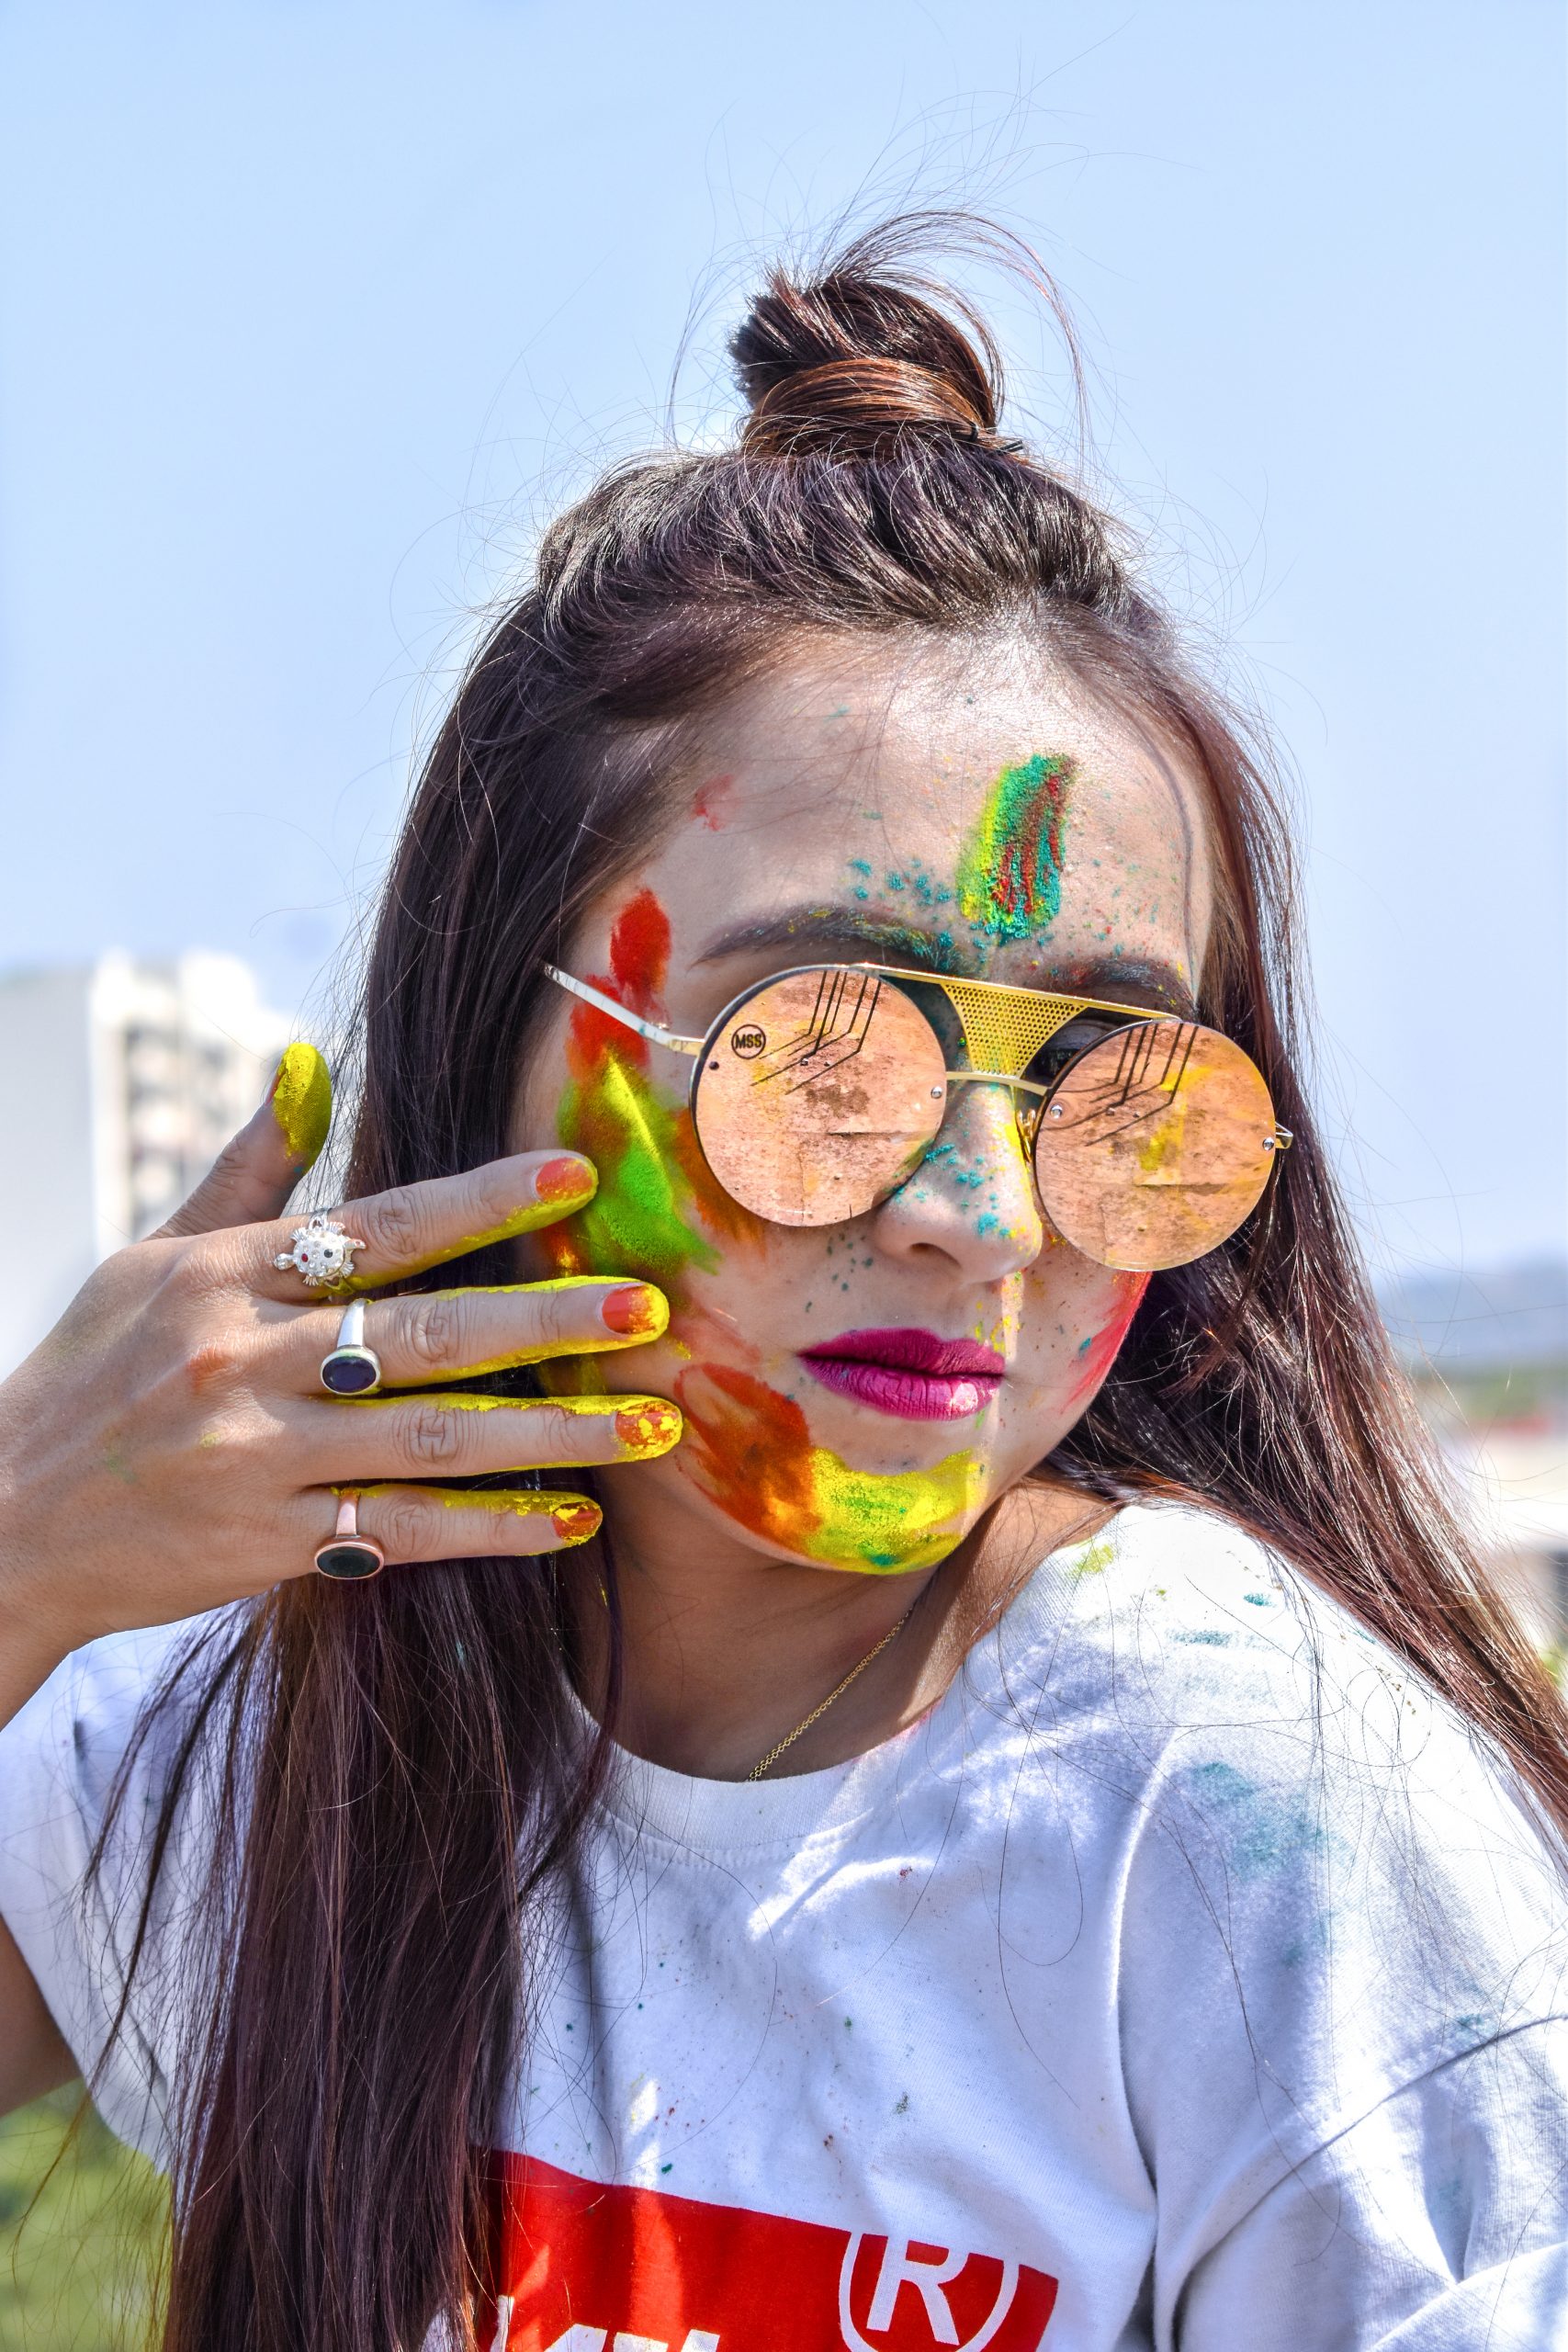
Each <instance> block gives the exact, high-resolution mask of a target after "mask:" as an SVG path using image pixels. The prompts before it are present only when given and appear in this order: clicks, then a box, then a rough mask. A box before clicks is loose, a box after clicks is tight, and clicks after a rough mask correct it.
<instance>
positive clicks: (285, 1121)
mask: <svg viewBox="0 0 1568 2352" xmlns="http://www.w3.org/2000/svg"><path fill="white" fill-rule="evenodd" d="M272 1115H273V1117H274V1118H275V1119H276V1121H277V1124H278V1126H279V1128H280V1130H281V1131H282V1135H283V1140H284V1142H285V1143H286V1144H287V1145H288V1157H289V1159H292V1160H293V1161H294V1163H295V1165H296V1166H297V1167H299V1168H309V1167H310V1165H311V1164H312V1162H313V1161H314V1160H315V1159H316V1158H317V1156H318V1155H319V1153H320V1151H321V1146H322V1145H323V1144H324V1143H325V1141H326V1139H327V1129H328V1128H329V1127H330V1126H331V1125H332V1120H333V1081H332V1073H331V1071H330V1070H329V1069H328V1068H327V1065H326V1063H325V1061H324V1060H323V1058H322V1057H321V1055H320V1054H319V1053H318V1052H317V1050H316V1048H315V1046H309V1045H306V1044H305V1043H304V1041H303V1040H302V1039H299V1038H296V1040H295V1042H294V1043H293V1045H291V1046H285V1047H284V1049H283V1059H282V1060H281V1061H280V1062H279V1063H278V1065H277V1076H276V1078H275V1079H274V1080H273V1082H272Z"/></svg>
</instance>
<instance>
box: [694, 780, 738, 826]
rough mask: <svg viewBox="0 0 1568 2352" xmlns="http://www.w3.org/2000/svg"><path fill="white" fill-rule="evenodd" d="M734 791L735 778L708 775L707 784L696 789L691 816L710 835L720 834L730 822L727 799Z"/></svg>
mask: <svg viewBox="0 0 1568 2352" xmlns="http://www.w3.org/2000/svg"><path fill="white" fill-rule="evenodd" d="M734 790H735V778H734V777H733V776H732V775H710V776H709V778H708V780H707V782H706V783H705V785H702V786H699V787H698V791H697V797H696V798H695V799H694V801H693V803H692V815H693V817H694V819H695V820H696V822H697V823H698V824H699V825H705V826H706V827H707V829H708V831H709V832H710V833H722V832H723V831H724V829H725V827H726V825H728V822H729V820H730V815H731V810H730V807H729V799H730V795H731V794H732V793H733V792H734Z"/></svg>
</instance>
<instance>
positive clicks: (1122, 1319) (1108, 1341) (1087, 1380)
mask: <svg viewBox="0 0 1568 2352" xmlns="http://www.w3.org/2000/svg"><path fill="white" fill-rule="evenodd" d="M1148 1286H1149V1277H1148V1275H1147V1274H1118V1275H1117V1276H1116V1277H1115V1290H1116V1304H1115V1306H1113V1307H1112V1309H1111V1319H1110V1321H1109V1322H1108V1323H1105V1324H1102V1325H1101V1327H1100V1329H1099V1330H1098V1331H1097V1332H1096V1333H1095V1335H1094V1337H1093V1339H1092V1340H1090V1341H1089V1346H1088V1347H1087V1348H1086V1349H1085V1350H1084V1352H1083V1355H1082V1357H1081V1358H1080V1360H1079V1361H1080V1369H1079V1372H1078V1376H1077V1380H1076V1381H1075V1382H1074V1384H1073V1385H1072V1387H1071V1389H1069V1391H1068V1393H1067V1402H1068V1404H1069V1405H1080V1404H1087V1403H1088V1401H1089V1398H1090V1397H1092V1396H1093V1395H1094V1393H1095V1391H1096V1390H1097V1389H1098V1388H1099V1386H1100V1382H1101V1381H1102V1380H1103V1379H1104V1378H1105V1375H1106V1374H1107V1373H1108V1372H1109V1371H1110V1369H1111V1365H1112V1364H1113V1363H1115V1361H1116V1358H1117V1356H1118V1354H1119V1353H1120V1352H1121V1348H1122V1340H1124V1339H1125V1338H1126V1336H1127V1333H1128V1331H1129V1330H1130V1329H1131V1328H1132V1322H1133V1317H1134V1315H1136V1313H1137V1311H1138V1308H1139V1306H1141V1305H1142V1303H1143V1296H1144V1293H1145V1291H1146V1290H1147V1288H1148Z"/></svg>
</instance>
